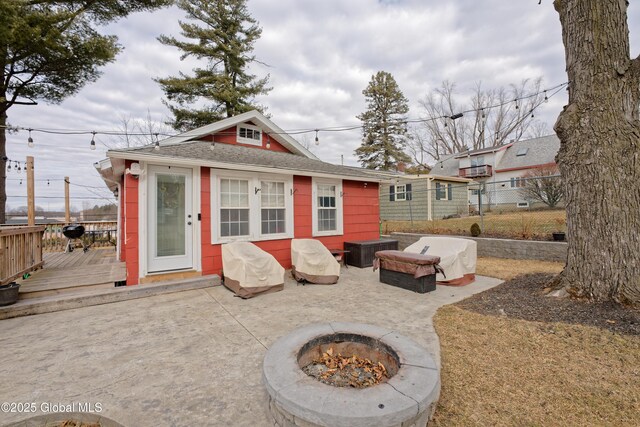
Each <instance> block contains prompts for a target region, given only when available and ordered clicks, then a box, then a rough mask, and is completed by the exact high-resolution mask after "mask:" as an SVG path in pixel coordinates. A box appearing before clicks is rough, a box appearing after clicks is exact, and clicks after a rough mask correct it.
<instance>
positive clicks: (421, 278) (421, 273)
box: [373, 251, 442, 294]
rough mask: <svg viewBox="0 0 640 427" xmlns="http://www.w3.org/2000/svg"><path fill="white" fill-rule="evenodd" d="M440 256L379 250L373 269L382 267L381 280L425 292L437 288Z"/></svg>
mask: <svg viewBox="0 0 640 427" xmlns="http://www.w3.org/2000/svg"><path fill="white" fill-rule="evenodd" d="M439 262H440V258H439V257H437V256H432V255H420V254H414V253H411V252H402V251H378V252H376V254H375V259H374V260H373V270H374V271H375V270H376V269H377V268H378V267H380V282H382V283H386V284H387V285H392V286H397V287H399V288H402V289H408V290H410V291H414V292H417V293H419V294H424V293H427V292H431V291H435V290H436V273H442V269H441V268H440V266H439V265H438V263H439Z"/></svg>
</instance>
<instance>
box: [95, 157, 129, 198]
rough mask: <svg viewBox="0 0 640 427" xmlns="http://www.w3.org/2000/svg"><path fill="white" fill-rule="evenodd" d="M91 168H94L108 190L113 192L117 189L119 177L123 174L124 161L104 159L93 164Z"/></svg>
mask: <svg viewBox="0 0 640 427" xmlns="http://www.w3.org/2000/svg"><path fill="white" fill-rule="evenodd" d="M93 167H95V168H96V171H98V173H99V174H100V177H101V178H102V180H103V181H104V182H105V184H107V187H109V190H111V191H112V192H114V191H115V190H116V189H117V188H118V184H119V183H120V177H121V176H122V175H123V174H124V160H122V161H120V159H117V160H116V161H111V159H104V160H100V161H99V162H96V163H94V164H93Z"/></svg>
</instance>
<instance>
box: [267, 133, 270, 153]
mask: <svg viewBox="0 0 640 427" xmlns="http://www.w3.org/2000/svg"><path fill="white" fill-rule="evenodd" d="M266 147H267V150H268V149H269V148H271V139H270V138H269V134H267V144H266Z"/></svg>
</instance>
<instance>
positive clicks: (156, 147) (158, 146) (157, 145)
mask: <svg viewBox="0 0 640 427" xmlns="http://www.w3.org/2000/svg"><path fill="white" fill-rule="evenodd" d="M154 135H155V137H156V145H155V147H153V149H154V150H156V151H158V150H160V140H159V139H158V134H157V133H154Z"/></svg>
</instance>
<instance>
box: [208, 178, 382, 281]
mask: <svg viewBox="0 0 640 427" xmlns="http://www.w3.org/2000/svg"><path fill="white" fill-rule="evenodd" d="M201 177H202V182H201V189H202V190H201V192H202V197H201V213H202V273H203V274H220V272H221V270H222V259H221V245H212V244H211V208H210V206H211V205H210V203H211V182H210V170H209V168H202V170H201ZM311 183H312V181H311V178H309V177H302V176H294V178H293V189H294V194H293V205H294V236H295V238H298V239H300V238H312V234H313V224H312V200H311V197H312V184H311ZM342 186H343V188H342V189H343V200H342V205H343V215H344V216H343V225H344V228H343V230H344V235H342V236H326V237H318V240H320V241H321V242H322V243H323V244H324V245H325V246H326V247H328V248H330V249H342V248H343V247H344V242H345V241H350V240H371V239H377V238H378V237H379V217H380V214H379V212H380V211H379V200H378V184H376V183H367V186H366V187H365V185H364V183H362V182H356V181H343V184H342ZM255 244H256V246H258V247H259V248H261V249H262V250H264V251H266V252H269V253H270V254H271V255H273V256H274V257H275V258H276V259H277V260H278V262H279V263H280V264H281V265H282V266H283V267H285V268H291V240H289V239H283V240H267V241H262V242H255Z"/></svg>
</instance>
